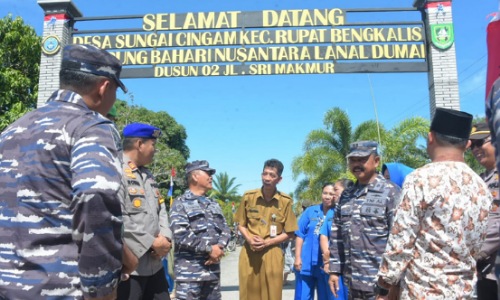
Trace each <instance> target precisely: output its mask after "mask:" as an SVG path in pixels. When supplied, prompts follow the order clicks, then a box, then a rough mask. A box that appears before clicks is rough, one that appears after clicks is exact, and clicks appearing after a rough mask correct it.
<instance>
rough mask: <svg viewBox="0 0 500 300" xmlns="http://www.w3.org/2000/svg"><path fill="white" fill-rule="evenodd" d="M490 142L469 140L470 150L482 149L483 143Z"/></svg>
mask: <svg viewBox="0 0 500 300" xmlns="http://www.w3.org/2000/svg"><path fill="white" fill-rule="evenodd" d="M489 142H491V139H488V140H487V139H482V140H471V143H470V149H471V150H472V149H474V148H475V147H482V146H483V145H484V144H485V143H489Z"/></svg>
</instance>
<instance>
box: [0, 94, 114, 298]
mask: <svg viewBox="0 0 500 300" xmlns="http://www.w3.org/2000/svg"><path fill="white" fill-rule="evenodd" d="M118 136H119V135H118V132H117V131H116V128H115V127H114V125H113V123H112V122H111V121H109V120H108V119H106V118H104V117H103V116H101V115H100V114H98V113H96V112H94V111H92V110H90V109H89V108H88V107H87V105H86V104H85V102H84V101H83V99H82V97H81V96H80V95H78V94H76V93H74V92H72V91H69V90H58V91H56V92H54V94H52V96H51V97H50V98H49V100H48V102H47V104H46V105H45V106H43V107H41V108H38V109H36V110H34V111H32V112H29V113H27V114H25V115H24V116H23V117H21V118H20V119H19V120H17V121H16V122H14V123H13V124H12V125H10V126H9V127H7V128H6V129H5V130H4V131H3V132H2V134H1V135H0V191H1V195H2V198H1V201H0V207H1V215H2V217H1V218H0V228H1V232H2V234H0V281H1V284H0V298H4V299H55V298H58V299H59V298H61V299H62V298H64V299H82V298H83V296H86V297H101V296H104V295H109V294H110V293H111V292H112V290H113V289H115V288H116V286H117V285H118V280H119V278H120V270H121V267H122V262H121V258H122V241H121V236H122V219H121V215H122V213H121V208H120V199H119V195H120V194H119V193H118V191H119V190H120V188H121V184H122V181H121V163H120V159H121V157H120V154H119V152H118V151H119V144H118V143H119V139H118Z"/></svg>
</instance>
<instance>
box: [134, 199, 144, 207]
mask: <svg viewBox="0 0 500 300" xmlns="http://www.w3.org/2000/svg"><path fill="white" fill-rule="evenodd" d="M132 204H133V205H134V207H141V205H142V200H141V199H140V198H134V200H133V201H132Z"/></svg>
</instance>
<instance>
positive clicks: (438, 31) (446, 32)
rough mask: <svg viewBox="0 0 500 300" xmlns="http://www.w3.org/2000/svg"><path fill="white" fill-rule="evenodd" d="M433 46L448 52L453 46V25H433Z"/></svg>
mask: <svg viewBox="0 0 500 300" xmlns="http://www.w3.org/2000/svg"><path fill="white" fill-rule="evenodd" d="M431 38H432V44H433V45H434V46H436V48H438V49H441V50H446V49H448V48H450V47H451V45H453V42H454V41H455V34H454V33H453V24H452V23H447V24H434V25H431Z"/></svg>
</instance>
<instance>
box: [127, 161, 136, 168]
mask: <svg viewBox="0 0 500 300" xmlns="http://www.w3.org/2000/svg"><path fill="white" fill-rule="evenodd" d="M128 166H129V167H130V168H131V169H132V170H135V169H137V165H136V164H134V163H133V162H131V161H129V162H128Z"/></svg>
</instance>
